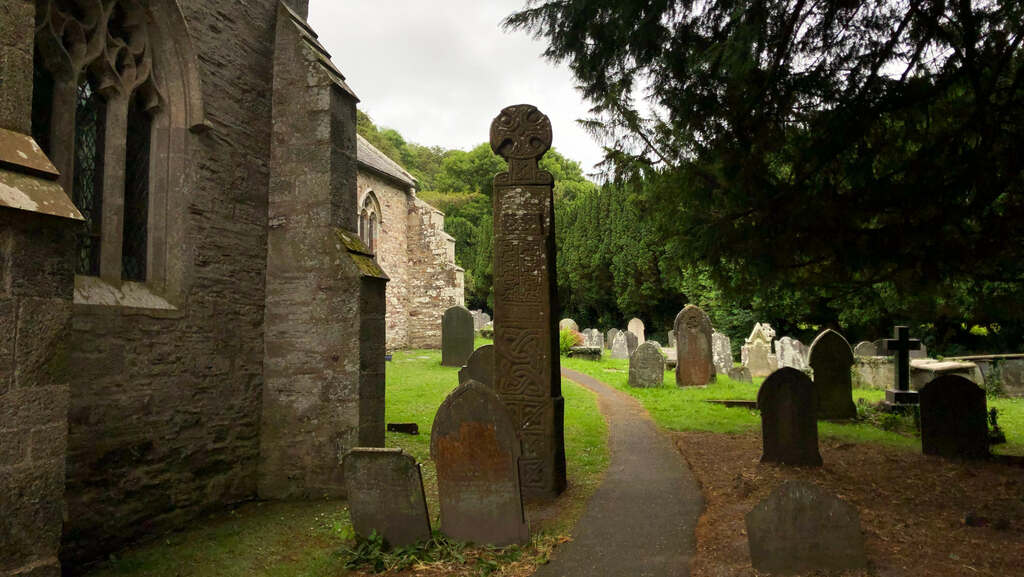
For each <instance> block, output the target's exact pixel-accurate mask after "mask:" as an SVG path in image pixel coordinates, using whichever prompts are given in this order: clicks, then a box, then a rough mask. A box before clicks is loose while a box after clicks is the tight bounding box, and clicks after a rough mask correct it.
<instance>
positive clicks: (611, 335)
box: [604, 329, 619, 350]
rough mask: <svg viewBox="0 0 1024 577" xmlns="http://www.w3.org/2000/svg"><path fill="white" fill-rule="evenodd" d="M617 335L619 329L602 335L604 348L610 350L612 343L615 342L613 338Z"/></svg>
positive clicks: (609, 330)
mask: <svg viewBox="0 0 1024 577" xmlns="http://www.w3.org/2000/svg"><path fill="white" fill-rule="evenodd" d="M618 334H619V329H608V332H607V333H605V335H604V346H605V348H607V349H609V350H610V349H611V348H612V343H614V342H615V337H616V336H617V335H618Z"/></svg>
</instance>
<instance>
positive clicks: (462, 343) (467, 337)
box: [441, 306, 474, 367]
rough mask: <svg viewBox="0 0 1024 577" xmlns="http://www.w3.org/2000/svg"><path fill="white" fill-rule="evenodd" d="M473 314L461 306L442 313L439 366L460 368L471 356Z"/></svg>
mask: <svg viewBox="0 0 1024 577" xmlns="http://www.w3.org/2000/svg"><path fill="white" fill-rule="evenodd" d="M473 336H474V330H473V313H471V312H469V309H467V308H466V307H463V306H454V307H452V308H450V309H448V310H446V311H444V317H442V318H441V365H443V366H445V367H461V366H462V365H464V364H466V361H468V360H469V355H471V354H473Z"/></svg>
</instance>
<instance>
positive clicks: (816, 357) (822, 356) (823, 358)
mask: <svg viewBox="0 0 1024 577" xmlns="http://www.w3.org/2000/svg"><path fill="white" fill-rule="evenodd" d="M809 356H810V360H811V368H812V369H814V388H815V390H816V392H817V396H818V418H819V419H825V420H830V419H853V418H855V417H856V416H857V405H855V404H854V403H853V378H852V376H851V374H850V369H852V368H853V361H854V359H853V351H852V350H850V343H848V342H847V341H846V339H844V338H843V335H841V334H839V333H837V332H835V331H834V330H832V329H826V330H825V331H823V332H822V333H821V334H820V335H818V337H817V338H816V339H814V342H813V343H811V353H810V355H809Z"/></svg>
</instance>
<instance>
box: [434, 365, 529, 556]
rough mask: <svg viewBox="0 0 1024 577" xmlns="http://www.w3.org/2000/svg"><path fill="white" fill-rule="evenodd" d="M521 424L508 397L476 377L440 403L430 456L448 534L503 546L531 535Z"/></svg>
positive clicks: (523, 540)
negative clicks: (522, 483) (521, 462)
mask: <svg viewBox="0 0 1024 577" xmlns="http://www.w3.org/2000/svg"><path fill="white" fill-rule="evenodd" d="M516 429H517V426H516V424H515V423H514V422H513V419H512V417H511V415H509V412H508V409H506V407H505V405H504V403H503V402H502V400H501V399H499V398H498V396H497V395H496V394H495V393H494V391H492V390H491V389H489V388H487V387H486V386H484V385H482V384H480V383H478V382H476V381H467V382H465V383H463V384H461V385H459V386H458V388H456V389H455V390H454V391H452V392H451V394H449V395H448V397H447V398H446V399H445V400H444V402H443V403H441V406H440V407H439V408H438V409H437V415H436V416H435V417H434V425H433V427H432V428H431V430H430V457H431V459H433V460H434V464H435V465H436V467H437V491H438V496H439V497H440V502H441V530H442V531H443V532H444V534H445V535H447V536H448V537H450V538H452V539H456V540H459V541H472V542H474V543H478V544H481V545H494V546H497V547H503V546H506V545H511V544H515V543H525V542H526V541H528V540H529V538H530V531H529V528H528V526H527V524H526V518H525V516H524V514H523V498H522V495H521V493H520V483H519V469H520V465H519V460H520V453H521V449H520V442H519V439H518V437H517V436H516Z"/></svg>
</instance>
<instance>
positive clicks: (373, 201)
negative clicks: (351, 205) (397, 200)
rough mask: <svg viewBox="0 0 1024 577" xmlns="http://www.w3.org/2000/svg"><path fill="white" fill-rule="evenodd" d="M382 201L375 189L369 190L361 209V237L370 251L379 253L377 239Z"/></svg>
mask: <svg viewBox="0 0 1024 577" xmlns="http://www.w3.org/2000/svg"><path fill="white" fill-rule="evenodd" d="M380 215H381V213H380V203H378V202H377V197H376V195H374V194H373V191H370V192H367V193H366V196H365V197H364V198H363V202H362V207H361V208H360V210H359V239H360V240H362V241H363V244H365V245H366V247H367V248H368V249H370V252H372V253H374V254H376V253H377V239H378V237H379V236H380V225H381V216H380Z"/></svg>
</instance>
